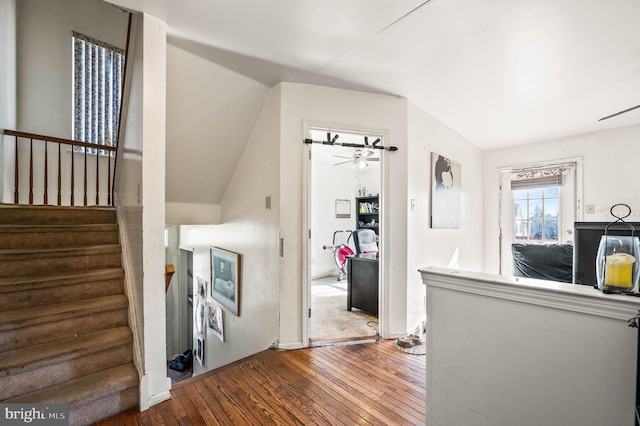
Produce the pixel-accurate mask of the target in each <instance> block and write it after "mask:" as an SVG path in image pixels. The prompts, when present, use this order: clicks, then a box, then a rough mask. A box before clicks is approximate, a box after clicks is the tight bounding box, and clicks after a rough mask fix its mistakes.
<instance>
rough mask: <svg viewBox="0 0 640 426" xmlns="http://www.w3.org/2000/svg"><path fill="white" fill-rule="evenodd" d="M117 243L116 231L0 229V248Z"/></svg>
mask: <svg viewBox="0 0 640 426" xmlns="http://www.w3.org/2000/svg"><path fill="white" fill-rule="evenodd" d="M100 244H118V231H117V230H106V231H74V232H11V231H6V230H5V231H0V250H2V249H33V248H58V247H65V246H66V247H82V246H92V245H100Z"/></svg>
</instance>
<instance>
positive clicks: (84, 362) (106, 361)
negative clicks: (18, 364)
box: [0, 344, 133, 401]
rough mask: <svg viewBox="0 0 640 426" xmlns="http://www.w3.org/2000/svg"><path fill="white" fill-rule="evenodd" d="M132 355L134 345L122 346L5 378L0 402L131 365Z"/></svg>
mask: <svg viewBox="0 0 640 426" xmlns="http://www.w3.org/2000/svg"><path fill="white" fill-rule="evenodd" d="M132 353H133V350H132V346H131V344H128V345H122V346H117V347H113V348H110V349H108V350H104V351H101V352H98V353H94V354H90V355H87V356H83V357H79V358H77V359H74V360H72V361H68V362H64V363H60V364H51V365H47V366H44V367H42V368H38V369H35V370H31V371H27V372H25V373H21V374H14V375H12V376H8V377H3V379H2V383H3V385H2V386H0V401H3V400H5V399H8V398H13V397H16V396H18V395H23V394H25V393H27V392H32V391H35V390H38V389H42V388H45V387H48V386H53V385H56V384H59V383H63V382H66V381H68V380H73V379H75V378H77V377H80V376H83V375H86V374H91V373H95V372H96V371H100V370H104V369H106V368H111V367H115V366H118V365H122V364H126V363H129V362H132Z"/></svg>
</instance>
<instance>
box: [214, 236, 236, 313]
mask: <svg viewBox="0 0 640 426" xmlns="http://www.w3.org/2000/svg"><path fill="white" fill-rule="evenodd" d="M210 257H211V291H210V292H209V294H210V295H211V297H212V298H213V299H214V300H215V301H216V302H218V303H220V304H221V305H222V306H224V307H225V308H227V309H229V311H231V313H232V314H234V315H236V316H240V284H241V280H240V278H241V277H240V255H239V254H238V253H234V252H232V251H229V250H224V249H221V248H218V247H211V256H210Z"/></svg>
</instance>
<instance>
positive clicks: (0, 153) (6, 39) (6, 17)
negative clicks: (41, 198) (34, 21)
mask: <svg viewBox="0 0 640 426" xmlns="http://www.w3.org/2000/svg"><path fill="white" fill-rule="evenodd" d="M0 28H2V31H0V131H2V129H15V128H16V0H0ZM0 141H2V147H0V168H1V169H2V173H1V174H0V175H1V176H2V182H3V183H2V185H0V202H4V203H7V202H13V198H12V194H13V189H12V188H11V187H10V182H11V180H12V179H10V176H9V174H10V172H11V170H10V169H8V168H6V167H5V166H4V164H5V160H7V161H8V162H11V161H13V159H14V154H13V152H12V150H11V146H10V145H9V144H8V142H6V141H5V137H4V136H2V139H0Z"/></svg>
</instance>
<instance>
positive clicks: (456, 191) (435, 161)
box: [431, 152, 462, 228]
mask: <svg viewBox="0 0 640 426" xmlns="http://www.w3.org/2000/svg"><path fill="white" fill-rule="evenodd" d="M431 170H432V176H431V181H432V183H431V228H460V213H461V196H462V191H461V189H462V188H461V172H462V166H460V163H456V162H455V161H451V160H450V159H449V158H447V157H444V156H442V155H440V154H438V153H435V152H432V153H431Z"/></svg>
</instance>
